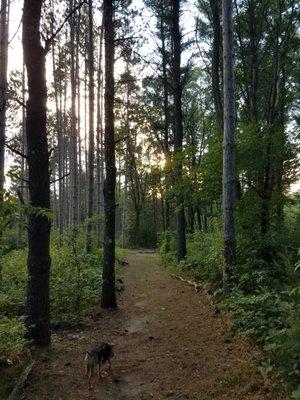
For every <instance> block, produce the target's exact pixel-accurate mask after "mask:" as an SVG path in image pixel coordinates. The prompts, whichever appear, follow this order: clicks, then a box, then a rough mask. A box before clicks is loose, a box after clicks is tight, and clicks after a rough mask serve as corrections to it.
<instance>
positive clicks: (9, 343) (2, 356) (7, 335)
mask: <svg viewBox="0 0 300 400" xmlns="http://www.w3.org/2000/svg"><path fill="white" fill-rule="evenodd" d="M25 332H26V328H25V324H24V321H23V318H21V317H10V318H9V317H2V318H0V363H7V364H11V363H13V362H14V361H16V360H17V359H18V358H19V357H20V355H21V354H22V353H23V351H24V349H25V348H26V346H27V345H28V341H27V340H26V339H25V338H24V336H25Z"/></svg>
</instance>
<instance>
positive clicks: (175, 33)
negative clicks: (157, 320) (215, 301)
mask: <svg viewBox="0 0 300 400" xmlns="http://www.w3.org/2000/svg"><path fill="white" fill-rule="evenodd" d="M179 3H180V1H179V0H174V1H173V10H172V42H173V90H174V160H175V182H176V183H177V184H178V183H179V182H180V181H181V179H182V141H183V125H182V109H181V102H182V83H181V70H180V62H181V33H180V29H179V14H180V9H179V8H180V7H179ZM176 203H177V204H176V208H177V211H176V219H177V260H178V261H180V260H182V259H183V258H185V256H186V238H185V230H186V228H185V214H184V204H183V195H182V193H178V194H177V199H176Z"/></svg>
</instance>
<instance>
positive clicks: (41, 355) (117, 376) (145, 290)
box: [21, 252, 285, 400]
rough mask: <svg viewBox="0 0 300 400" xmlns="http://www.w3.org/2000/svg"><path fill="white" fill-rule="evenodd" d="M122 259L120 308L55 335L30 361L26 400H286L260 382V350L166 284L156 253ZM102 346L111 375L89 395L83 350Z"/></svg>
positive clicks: (205, 304)
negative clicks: (110, 348) (109, 345)
mask: <svg viewBox="0 0 300 400" xmlns="http://www.w3.org/2000/svg"><path fill="white" fill-rule="evenodd" d="M126 259H127V260H128V262H129V265H128V266H126V267H124V280H125V286H126V288H125V290H124V292H122V294H121V296H120V297H119V308H118V309H117V310H115V311H103V310H101V309H100V308H99V309H98V308H97V309H96V310H95V311H94V313H93V316H92V318H91V319H90V320H89V321H87V323H86V324H85V325H84V326H82V327H81V328H80V329H79V330H76V331H70V332H66V331H65V332H63V333H60V334H56V335H54V341H53V345H52V347H51V348H50V349H48V350H44V351H42V352H41V351H39V352H37V353H36V355H35V357H36V360H37V361H36V365H35V367H34V370H33V372H32V373H31V375H30V376H29V379H28V383H27V386H26V388H25V390H24V394H23V395H22V397H21V398H22V399H23V400H35V399H36V400H44V399H48V400H71V399H72V400H73V399H74V400H77V399H96V400H100V399H105V400H150V399H154V400H160V399H167V398H169V399H175V400H180V399H191V400H192V399H194V400H208V399H210V400H212V399H214V400H218V399H223V400H250V399H251V400H263V399H272V400H279V399H284V398H285V397H284V396H283V395H281V394H280V393H278V390H277V391H276V390H275V389H272V387H271V385H270V384H269V382H268V381H266V379H264V378H263V374H261V371H260V368H259V361H260V357H261V356H260V353H259V351H258V350H257V349H255V348H253V347H251V346H250V345H249V344H248V343H247V342H245V341H243V340H242V339H241V338H239V337H237V336H234V335H233V334H232V332H231V330H230V326H229V325H230V324H229V322H228V318H227V317H226V316H224V315H223V314H215V313H214V310H213V309H212V307H211V305H210V301H209V299H208V298H207V297H206V295H205V294H204V293H203V292H201V291H200V293H196V292H195V290H194V289H193V288H192V287H191V286H188V285H186V284H185V283H184V282H181V281H178V280H176V279H173V278H171V277H170V276H169V274H168V271H167V270H165V269H164V267H162V266H160V265H159V259H158V256H157V255H155V254H147V253H146V254H145V253H138V252H129V253H128V255H127V258H126ZM102 341H108V342H113V343H115V345H116V355H115V357H114V359H113V360H112V367H113V370H112V373H110V374H108V373H107V372H106V371H104V372H103V378H102V380H101V381H100V383H99V384H98V385H97V386H96V389H95V391H94V392H89V391H88V386H87V380H86V378H85V376H84V369H85V365H84V355H85V351H86V349H88V348H90V347H91V346H93V345H96V344H98V343H100V342H102Z"/></svg>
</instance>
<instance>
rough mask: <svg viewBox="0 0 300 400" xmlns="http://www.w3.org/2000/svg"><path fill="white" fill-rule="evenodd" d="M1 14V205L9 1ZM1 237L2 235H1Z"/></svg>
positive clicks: (1, 197)
mask: <svg viewBox="0 0 300 400" xmlns="http://www.w3.org/2000/svg"><path fill="white" fill-rule="evenodd" d="M0 11H1V13H0V203H2V201H3V189H4V158H5V125H6V90H7V49H8V1H7V0H1V10H0ZM0 235H1V233H0Z"/></svg>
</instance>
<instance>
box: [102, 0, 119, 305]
mask: <svg viewBox="0 0 300 400" xmlns="http://www.w3.org/2000/svg"><path fill="white" fill-rule="evenodd" d="M103 13H104V43H105V110H104V111H105V138H104V140H105V141H104V143H105V166H106V177H105V181H104V188H103V194H104V216H105V222H104V246H103V273H102V298H101V305H102V307H106V308H109V307H111V308H113V307H116V306H117V301H116V291H115V210H116V205H115V186H116V160H115V132H114V86H115V85H114V54H115V51H114V24H113V14H114V1H113V0H104V7H103Z"/></svg>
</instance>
